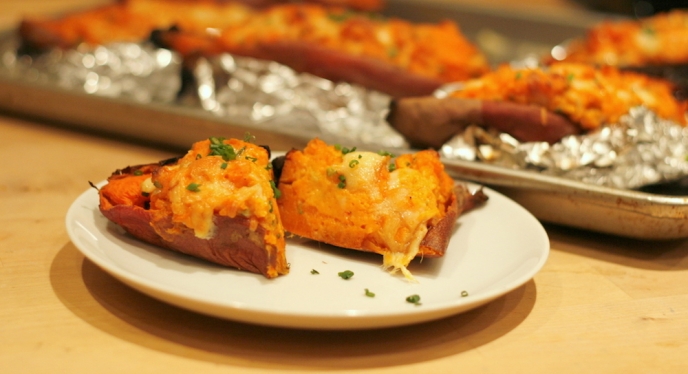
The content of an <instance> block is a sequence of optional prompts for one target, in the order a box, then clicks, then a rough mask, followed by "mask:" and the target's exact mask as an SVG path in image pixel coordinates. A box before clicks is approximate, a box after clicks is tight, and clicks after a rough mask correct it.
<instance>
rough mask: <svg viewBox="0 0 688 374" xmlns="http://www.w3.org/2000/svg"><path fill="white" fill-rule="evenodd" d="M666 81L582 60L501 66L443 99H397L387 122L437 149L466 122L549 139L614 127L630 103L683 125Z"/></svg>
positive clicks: (526, 138) (680, 103) (682, 109)
mask: <svg viewBox="0 0 688 374" xmlns="http://www.w3.org/2000/svg"><path fill="white" fill-rule="evenodd" d="M675 92H676V87H675V85H674V84H672V83H671V82H669V81H666V80H663V79H659V78H653V77H649V76H646V75H643V74H639V73H634V72H629V71H621V70H619V69H617V68H614V67H611V66H607V67H599V68H598V67H594V66H592V65H586V64H581V63H566V62H560V63H555V64H552V65H549V66H546V67H536V68H515V67H512V66H508V65H503V66H500V67H499V68H498V69H496V70H495V71H493V72H490V73H487V74H484V75H483V76H481V77H480V78H477V79H471V80H468V81H466V82H463V84H462V87H461V88H459V89H457V90H456V91H454V92H451V93H450V94H449V95H448V96H447V97H443V98H437V97H429V96H428V97H415V98H402V99H398V100H396V101H395V102H394V103H393V105H392V107H391V110H390V113H389V115H388V117H387V120H388V122H389V123H390V124H391V125H392V126H393V127H394V128H396V129H397V130H398V131H399V132H400V133H402V134H403V135H404V136H406V137H407V139H409V141H410V142H411V143H413V144H414V145H415V146H417V147H434V148H439V147H440V146H441V145H442V144H444V142H446V141H447V140H449V139H450V138H451V137H452V136H454V135H455V134H457V133H460V132H462V131H463V129H465V128H466V126H468V125H471V124H477V125H482V126H484V127H487V128H493V129H496V130H498V131H500V132H504V133H508V134H510V135H512V136H513V137H514V138H516V139H517V140H519V141H522V142H531V141H544V142H548V143H556V142H558V141H559V140H561V139H562V138H563V137H565V136H567V135H575V134H584V133H587V132H592V131H595V130H597V129H600V128H602V127H603V126H607V125H614V124H616V123H618V122H619V119H620V118H621V117H622V116H624V115H626V114H628V113H629V112H630V110H631V108H633V107H637V106H641V105H642V106H646V107H648V108H649V109H651V110H652V111H654V112H655V113H657V115H658V116H659V117H660V118H663V119H667V120H672V121H674V122H676V123H678V124H681V125H685V124H686V109H688V101H686V100H685V99H682V98H677V97H676V96H675Z"/></svg>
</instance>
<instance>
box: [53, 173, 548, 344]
mask: <svg viewBox="0 0 688 374" xmlns="http://www.w3.org/2000/svg"><path fill="white" fill-rule="evenodd" d="M105 183H106V181H101V182H99V183H96V184H95V186H96V187H101V186H102V185H104V184H105ZM457 183H465V184H467V185H469V187H471V188H483V190H484V191H485V193H486V194H488V196H490V197H492V196H494V195H499V196H500V197H499V198H500V199H502V200H504V201H507V202H508V203H510V204H513V205H514V206H515V207H516V208H517V209H519V210H520V211H521V213H523V214H524V215H526V216H528V218H529V219H530V220H531V221H532V222H534V223H535V225H534V227H533V228H534V229H536V230H537V231H539V233H540V234H541V236H539V237H538V240H542V241H543V243H540V244H542V248H541V249H540V250H539V251H538V254H539V259H538V261H537V262H536V263H535V264H533V265H532V267H529V269H528V270H527V271H524V272H523V274H520V276H519V277H517V278H516V279H514V280H511V281H510V282H509V283H508V284H507V285H504V286H502V287H498V288H494V289H490V290H489V291H488V292H485V293H481V294H480V297H477V298H476V297H472V298H470V299H463V300H462V299H452V300H451V301H444V302H437V303H434V304H424V305H422V309H421V308H413V309H404V310H402V309H400V310H397V311H363V312H361V311H356V312H353V311H344V310H340V311H338V312H337V313H333V314H323V313H319V314H318V313H311V314H309V313H303V312H298V313H297V312H292V311H287V310H282V309H279V308H276V309H274V310H264V309H261V308H255V307H251V306H250V305H237V304H236V301H232V302H218V301H212V302H211V301H208V300H206V299H205V298H194V297H190V296H188V295H180V294H179V293H175V292H174V291H173V290H171V287H170V286H169V285H164V284H163V285H161V284H156V283H155V282H154V281H153V280H151V279H146V278H145V277H142V276H140V275H138V274H135V273H132V272H131V271H127V270H126V269H124V268H122V267H121V266H120V265H118V264H116V263H114V262H108V261H107V260H106V259H104V258H103V256H104V254H100V253H98V251H97V250H94V249H92V248H88V247H89V246H88V245H85V244H84V243H83V242H82V240H81V239H80V238H79V237H78V236H77V235H76V232H75V229H74V228H73V224H74V223H75V216H76V215H78V211H79V210H80V209H84V208H87V209H90V210H94V211H97V210H99V209H98V198H97V191H96V189H95V188H93V187H91V188H89V189H87V190H86V191H84V192H82V193H81V194H80V195H79V196H78V197H77V198H76V199H75V200H74V201H73V202H72V204H71V205H70V207H69V209H68V211H67V214H66V216H65V224H66V228H67V233H68V236H69V238H70V240H71V242H72V243H73V244H74V246H75V247H76V248H77V249H78V250H79V252H81V253H82V255H84V257H85V258H87V259H89V260H90V261H92V262H93V263H94V264H95V265H96V266H98V267H99V268H100V269H101V270H103V271H105V272H106V273H108V274H110V275H111V276H113V277H114V278H115V279H117V280H118V281H120V282H122V283H124V284H126V285H127V286H129V287H131V288H133V289H135V290H137V291H138V292H141V293H143V294H145V295H147V296H149V297H152V298H154V299H157V300H159V301H162V302H165V303H167V304H171V305H174V306H176V307H179V308H182V309H186V310H190V311H192V312H197V313H200V314H204V315H209V316H212V317H217V318H222V319H227V320H234V321H238V322H244V323H252V324H257V325H265V326H272V327H284V328H302V329H313V330H357V329H375V328H387V327H395V326H403V325H411V324H417V323H422V322H428V321H432V320H437V319H441V318H444V317H449V316H452V315H456V314H460V313H463V312H466V311H469V310H471V309H474V308H477V307H479V306H482V305H485V304H487V303H489V302H492V301H494V300H495V299H497V298H499V297H501V296H504V295H506V294H508V293H510V292H512V291H514V290H516V289H518V288H519V287H521V286H523V285H524V284H526V283H527V282H528V281H530V280H531V279H532V278H533V277H534V276H535V275H536V274H537V273H538V272H539V271H540V270H541V269H542V267H543V266H544V265H545V263H546V262H547V260H548V258H549V254H550V241H549V237H548V235H547V232H546V231H545V229H544V227H543V226H542V224H541V223H540V222H539V221H538V220H537V218H535V217H534V216H533V215H532V214H531V213H530V212H528V211H527V210H526V209H525V208H523V207H522V206H521V205H519V204H518V203H516V202H515V201H513V200H512V199H510V198H509V197H507V196H505V195H503V194H502V193H500V192H497V191H495V190H492V189H490V188H489V187H485V186H481V185H478V184H475V183H473V182H468V181H457ZM91 197H92V201H90V204H89V199H90V198H91ZM97 214H101V213H100V212H97ZM460 218H461V217H459V219H460ZM107 224H112V223H110V222H109V221H108V223H107ZM113 225H114V224H113ZM95 226H97V225H95ZM81 229H83V230H86V232H89V231H88V230H87V229H86V228H85V227H83V226H82V227H81ZM96 230H98V231H99V233H100V229H99V228H98V227H96ZM89 233H90V232H89ZM132 240H135V239H132ZM109 243H110V244H111V245H114V246H115V247H116V248H122V247H121V246H120V245H118V244H117V243H114V242H109ZM136 245H138V246H144V247H153V248H157V247H155V246H152V245H150V244H148V243H144V242H138V243H137V244H136ZM287 245H289V244H287ZM162 250H163V251H167V250H166V249H162ZM170 253H172V254H175V255H176V253H174V252H172V251H170ZM286 276H289V275H286ZM233 303H234V305H232V304H233Z"/></svg>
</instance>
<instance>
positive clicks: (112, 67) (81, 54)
mask: <svg viewBox="0 0 688 374" xmlns="http://www.w3.org/2000/svg"><path fill="white" fill-rule="evenodd" d="M17 47H18V42H17V41H16V40H14V39H8V40H6V41H5V43H4V45H1V46H0V53H1V55H0V58H1V59H0V62H1V64H0V65H1V67H2V68H1V69H0V74H3V75H7V76H9V77H10V78H17V79H21V80H22V81H24V82H27V83H36V84H41V85H44V86H47V87H56V88H59V89H65V90H71V91H76V92H84V93H86V94H92V95H98V96H106V97H113V98H125V99H131V100H134V101H136V102H140V103H150V102H159V103H173V102H174V101H175V98H176V94H177V91H178V90H179V86H180V77H179V68H180V59H179V57H178V56H177V55H176V54H174V53H172V52H170V51H169V50H166V49H160V48H156V47H154V46H152V45H150V44H146V43H144V44H136V43H114V44H110V45H108V46H106V47H105V46H87V45H82V46H79V48H76V49H70V50H60V49H55V50H52V51H50V52H46V53H42V54H39V55H28V54H23V55H18V54H17Z"/></svg>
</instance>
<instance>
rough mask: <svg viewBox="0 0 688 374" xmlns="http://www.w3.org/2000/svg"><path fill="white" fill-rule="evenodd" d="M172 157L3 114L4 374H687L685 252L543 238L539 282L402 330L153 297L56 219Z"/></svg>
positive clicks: (12, 11) (29, 0) (33, 2)
mask: <svg viewBox="0 0 688 374" xmlns="http://www.w3.org/2000/svg"><path fill="white" fill-rule="evenodd" d="M92 3H97V1H87V0H82V1H78V0H72V1H63V2H60V3H59V6H58V5H57V4H56V2H53V1H47V0H44V1H39V0H21V1H20V0H16V1H15V0H10V1H9V2H8V1H7V0H5V1H3V3H2V5H0V14H1V15H2V17H4V18H3V22H6V24H5V25H10V24H11V23H12V22H14V21H12V20H15V19H17V17H18V15H19V14H21V13H22V12H23V11H24V10H32V11H34V12H35V11H41V10H44V11H46V12H51V11H55V10H58V9H60V8H69V7H72V6H76V5H80V4H92ZM7 20H10V21H7ZM170 155H171V153H170V152H169V151H166V150H162V149H155V148H150V147H147V146H145V145H140V144H133V143H127V142H124V141H120V140H117V139H111V138H105V137H101V136H96V135H91V134H86V133H81V132H76V131H74V130H70V129H67V128H64V127H60V126H59V125H55V124H50V123H46V122H39V121H34V120H32V119H31V118H28V117H18V116H12V115H8V114H3V113H0V165H1V166H0V170H1V172H0V294H1V295H2V297H1V299H0V300H1V301H0V321H2V323H1V324H0V372H2V373H72V374H76V373H125V372H126V373H177V372H179V373H204V374H207V373H220V372H223V373H227V372H231V373H265V372H288V373H297V372H326V371H340V372H347V373H348V372H355V373H395V374H400V373H458V372H461V373H559V374H561V373H588V372H596V373H679V372H686V371H685V370H688V240H677V241H670V242H642V241H635V240H629V239H623V238H617V237H611V236H605V235H600V234H594V233H590V232H584V231H578V230H573V229H567V228H562V227H553V226H545V228H546V230H547V233H548V235H549V237H550V241H551V254H550V258H549V260H548V262H547V263H546V265H545V266H544V268H543V269H542V271H540V272H539V273H538V274H537V275H536V276H535V277H534V279H532V280H531V281H529V282H527V283H526V284H525V285H524V286H522V287H520V288H518V289H516V290H515V291H513V292H511V293H508V294H507V295H505V296H503V297H501V298H499V299H497V300H496V301H494V302H491V303H489V304H487V305H485V306H482V307H479V308H477V309H474V310H472V311H469V312H467V313H463V314H459V315H456V316H453V317H449V318H446V319H442V320H438V321H434V322H429V323H424V324H420V325H414V326H410V327H403V328H390V329H382V330H369V331H344V332H324V331H302V330H289V329H279V328H270V327H260V326H253V325H248V324H242V323H237V322H232V321H227V320H221V319H216V318H212V317H207V316H203V315H199V314H195V313H192V312H188V311H185V310H182V309H179V308H176V307H173V306H170V305H167V304H164V303H162V302H159V301H156V300H154V299H152V298H150V297H147V296H145V295H143V294H141V293H139V292H136V291H134V290H132V289H130V288H129V287H127V286H125V285H123V284H122V283H120V282H119V281H117V280H115V279H114V278H113V277H112V276H110V275H109V274H108V273H106V272H104V271H103V270H101V269H100V268H98V267H97V266H96V265H95V264H94V263H92V262H91V261H89V260H87V259H85V258H84V256H83V255H82V254H81V253H80V252H79V250H78V249H77V248H76V247H75V246H74V244H72V242H71V241H70V240H69V238H68V236H67V233H66V230H65V213H66V211H67V209H68V207H69V206H70V204H71V203H72V202H73V201H74V199H75V198H76V197H77V196H78V195H79V194H81V193H82V192H83V191H85V190H86V189H87V188H88V181H99V180H102V179H104V178H105V177H106V176H107V175H109V173H110V172H112V171H113V170H115V169H117V168H120V167H122V166H125V165H129V164H137V163H145V162H151V161H156V160H159V159H162V158H165V157H168V156H170ZM495 234H498V233H495Z"/></svg>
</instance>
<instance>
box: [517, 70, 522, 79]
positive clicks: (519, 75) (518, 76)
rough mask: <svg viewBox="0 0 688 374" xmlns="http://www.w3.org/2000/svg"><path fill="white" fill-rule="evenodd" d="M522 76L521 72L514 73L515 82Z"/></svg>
mask: <svg viewBox="0 0 688 374" xmlns="http://www.w3.org/2000/svg"><path fill="white" fill-rule="evenodd" d="M522 76H523V73H522V72H520V71H519V72H516V80H519V79H521V77H522Z"/></svg>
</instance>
